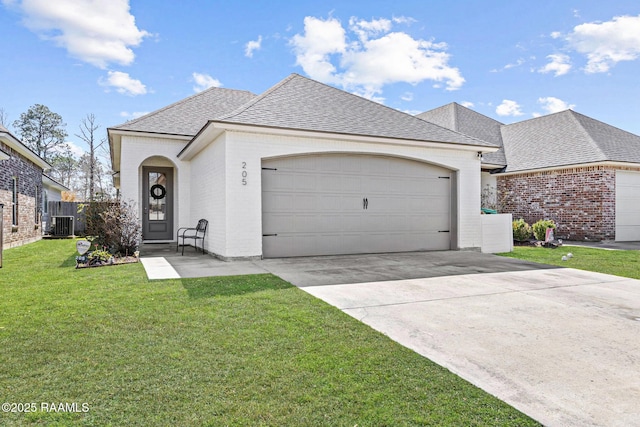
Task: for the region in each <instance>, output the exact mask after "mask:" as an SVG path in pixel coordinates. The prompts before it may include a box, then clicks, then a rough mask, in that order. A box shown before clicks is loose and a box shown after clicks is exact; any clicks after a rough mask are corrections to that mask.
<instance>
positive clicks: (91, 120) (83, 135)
mask: <svg viewBox="0 0 640 427" xmlns="http://www.w3.org/2000/svg"><path fill="white" fill-rule="evenodd" d="M98 129H100V125H98V124H97V123H96V117H95V115H94V114H93V113H90V114H87V117H85V118H84V119H82V121H81V122H80V133H79V134H76V136H77V137H78V138H80V139H82V140H83V141H84V142H86V143H87V145H88V146H89V153H88V154H89V158H88V159H87V163H88V172H89V173H88V177H87V178H88V181H89V182H88V184H89V200H90V201H93V198H94V196H95V193H96V192H95V182H96V172H97V169H98V167H99V160H98V157H97V150H98V148H100V146H101V145H103V144H104V143H105V141H106V139H104V138H103V139H102V140H100V141H99V142H98V141H97V140H96V131H97V130H98Z"/></svg>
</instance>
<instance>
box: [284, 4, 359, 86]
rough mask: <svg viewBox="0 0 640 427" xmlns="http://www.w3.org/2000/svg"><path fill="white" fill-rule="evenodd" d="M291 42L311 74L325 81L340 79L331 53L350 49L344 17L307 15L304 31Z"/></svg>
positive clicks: (298, 60) (297, 62)
mask: <svg viewBox="0 0 640 427" xmlns="http://www.w3.org/2000/svg"><path fill="white" fill-rule="evenodd" d="M291 44H292V45H293V49H294V52H295V54H296V64H297V65H300V66H301V67H302V69H303V70H304V71H305V72H306V73H307V74H308V75H309V76H310V77H311V78H313V79H316V80H320V81H321V82H325V83H338V82H339V80H340V79H339V78H337V77H336V76H335V75H334V74H335V72H336V67H335V66H334V65H333V64H332V63H331V59H330V56H331V55H334V54H341V53H344V52H345V51H346V50H347V42H346V32H345V30H344V28H342V24H341V23H340V21H338V20H337V19H334V18H329V19H327V20H326V21H323V20H321V19H317V18H314V17H312V16H307V17H306V18H304V35H302V36H301V35H300V34H296V35H295V36H293V38H292V39H291Z"/></svg>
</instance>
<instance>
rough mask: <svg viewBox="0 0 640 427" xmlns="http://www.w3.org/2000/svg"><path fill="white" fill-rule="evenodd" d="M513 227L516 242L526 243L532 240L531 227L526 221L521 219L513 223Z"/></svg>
mask: <svg viewBox="0 0 640 427" xmlns="http://www.w3.org/2000/svg"><path fill="white" fill-rule="evenodd" d="M511 226H512V228H513V239H514V240H516V241H518V242H524V241H526V240H529V238H531V227H530V226H529V224H527V223H526V222H525V220H524V219H522V218H520V219H517V220H515V221H513V223H511Z"/></svg>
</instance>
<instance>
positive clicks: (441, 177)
mask: <svg viewBox="0 0 640 427" xmlns="http://www.w3.org/2000/svg"><path fill="white" fill-rule="evenodd" d="M438 178H440V179H451V177H450V176H439V177H438Z"/></svg>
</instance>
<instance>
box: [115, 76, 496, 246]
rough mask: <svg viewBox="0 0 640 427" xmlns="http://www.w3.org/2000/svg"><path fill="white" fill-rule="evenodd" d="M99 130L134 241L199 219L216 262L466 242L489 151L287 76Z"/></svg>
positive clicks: (168, 237)
mask: <svg viewBox="0 0 640 427" xmlns="http://www.w3.org/2000/svg"><path fill="white" fill-rule="evenodd" d="M108 134H109V142H110V148H111V158H112V162H113V168H114V170H115V171H118V172H119V173H118V174H117V175H116V187H118V188H119V191H120V194H121V196H122V198H123V199H125V200H134V201H135V202H137V204H138V206H139V215H140V217H141V218H142V222H143V230H144V231H143V238H144V239H145V240H147V241H151V240H156V241H175V238H176V236H175V232H176V230H177V229H178V228H179V227H185V226H194V225H195V224H196V222H197V221H198V219H199V218H206V219H207V220H209V230H208V233H207V240H206V246H205V248H206V249H207V251H209V252H210V253H213V254H215V255H216V256H219V257H221V258H223V259H233V258H244V257H274V256H275V257H279V256H301V255H326V254H346V253H375V252H400V251H410V250H447V249H471V248H479V247H480V246H481V241H480V240H481V230H480V215H479V206H480V167H481V162H480V157H481V154H482V153H490V152H495V151H496V150H497V148H498V147H497V146H496V145H494V144H492V143H488V142H485V141H481V140H479V139H476V138H473V137H469V136H466V135H463V134H461V133H458V132H455V131H451V130H448V129H445V128H443V127H440V126H437V125H434V124H432V123H429V122H426V121H424V120H421V119H419V118H416V117H413V116H411V115H408V114H405V113H402V112H400V111H397V110H394V109H391V108H388V107H385V106H383V105H380V104H377V103H375V102H372V101H369V100H366V99H363V98H360V97H358V96H355V95H352V94H349V93H346V92H343V91H341V90H338V89H336V88H333V87H330V86H327V85H324V84H321V83H318V82H316V81H313V80H310V79H307V78H305V77H302V76H299V75H297V74H292V75H291V76H289V77H288V78H286V79H284V80H283V81H281V82H280V83H278V84H277V85H275V86H274V87H272V88H271V89H269V90H268V91H266V92H265V93H263V94H262V95H259V96H255V95H253V94H251V93H248V92H244V91H234V90H229V89H219V88H212V89H209V90H207V91H204V92H201V93H199V94H197V95H194V96H192V97H190V98H187V99H185V100H182V101H180V102H178V103H176V104H173V105H170V106H168V107H165V108H163V109H161V110H158V111H156V112H153V113H150V114H148V115H146V116H143V117H141V118H139V119H136V120H133V121H130V122H127V123H124V124H122V125H120V126H116V127H112V128H109V129H108Z"/></svg>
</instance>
